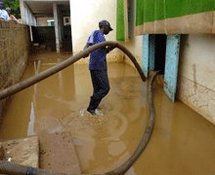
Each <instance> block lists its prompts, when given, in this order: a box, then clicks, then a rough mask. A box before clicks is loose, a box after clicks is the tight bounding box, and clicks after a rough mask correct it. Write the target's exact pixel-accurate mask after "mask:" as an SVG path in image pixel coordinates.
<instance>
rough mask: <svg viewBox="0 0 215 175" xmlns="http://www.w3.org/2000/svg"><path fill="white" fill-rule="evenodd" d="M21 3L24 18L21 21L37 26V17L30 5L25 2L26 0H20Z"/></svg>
mask: <svg viewBox="0 0 215 175" xmlns="http://www.w3.org/2000/svg"><path fill="white" fill-rule="evenodd" d="M19 5H20V12H21V19H22V20H21V22H22V23H23V24H26V25H30V26H36V19H35V17H34V15H33V14H32V12H31V11H30V10H29V8H28V6H27V5H26V4H25V3H24V0H19Z"/></svg>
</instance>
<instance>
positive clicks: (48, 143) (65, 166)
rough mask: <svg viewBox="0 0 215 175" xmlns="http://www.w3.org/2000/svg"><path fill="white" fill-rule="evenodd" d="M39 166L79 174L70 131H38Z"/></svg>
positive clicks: (59, 171) (79, 170)
mask: <svg viewBox="0 0 215 175" xmlns="http://www.w3.org/2000/svg"><path fill="white" fill-rule="evenodd" d="M39 140H40V141H39V142H40V143H39V144H40V168H43V169H47V170H52V171H54V172H56V173H67V174H71V173H74V174H77V175H78V174H81V169H80V164H79V160H78V157H77V154H76V151H75V147H74V144H73V140H72V137H71V135H70V133H67V132H63V133H54V134H49V133H40V135H39Z"/></svg>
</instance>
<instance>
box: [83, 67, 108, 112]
mask: <svg viewBox="0 0 215 175" xmlns="http://www.w3.org/2000/svg"><path fill="white" fill-rule="evenodd" d="M90 74H91V79H92V84H93V95H92V96H91V99H90V104H89V107H88V108H87V110H88V111H95V109H96V108H97V107H98V105H99V104H100V102H101V100H102V98H104V97H105V96H106V95H107V94H108V92H109V90H110V85H109V80H108V74H107V70H90Z"/></svg>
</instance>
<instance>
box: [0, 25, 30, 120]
mask: <svg viewBox="0 0 215 175" xmlns="http://www.w3.org/2000/svg"><path fill="white" fill-rule="evenodd" d="M29 44H30V42H29V32H28V28H27V27H26V26H24V25H21V24H14V23H13V22H12V21H11V22H3V21H0V89H4V88H6V87H8V86H10V85H12V84H14V83H16V82H17V81H19V79H20V78H21V76H22V74H23V71H24V70H25V67H26V64H27V59H28V54H29ZM5 103H6V99H4V100H0V118H1V116H2V113H3V107H4V104H5Z"/></svg>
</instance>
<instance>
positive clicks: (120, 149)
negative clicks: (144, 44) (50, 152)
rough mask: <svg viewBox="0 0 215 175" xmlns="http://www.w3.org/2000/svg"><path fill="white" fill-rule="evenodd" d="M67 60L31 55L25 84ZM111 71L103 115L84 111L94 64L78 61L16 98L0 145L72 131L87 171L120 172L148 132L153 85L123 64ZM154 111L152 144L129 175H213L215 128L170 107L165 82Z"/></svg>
mask: <svg viewBox="0 0 215 175" xmlns="http://www.w3.org/2000/svg"><path fill="white" fill-rule="evenodd" d="M69 56H70V55H69V54H62V55H60V54H56V53H40V54H37V55H32V57H31V61H30V63H29V66H28V67H27V69H26V71H25V74H24V77H23V79H26V78H28V77H30V76H33V75H35V74H38V73H39V72H41V71H44V70H46V69H47V68H50V67H51V66H54V65H56V64H57V63H59V62H61V61H63V60H65V59H66V58H68V57H69ZM108 73H109V79H110V85H111V90H110V92H109V94H108V95H107V96H106V97H105V98H104V99H103V101H102V103H101V105H100V109H101V110H102V111H103V113H104V115H103V116H96V117H92V116H90V115H87V114H85V113H84V114H83V113H82V111H83V110H85V109H86V108H87V106H88V102H89V99H90V96H91V94H92V85H91V79H90V74H89V71H88V65H87V64H80V63H75V64H74V65H71V66H69V67H68V68H66V69H64V70H63V71H61V72H59V73H57V74H55V75H53V76H51V77H49V78H48V79H46V80H43V81H41V82H39V83H37V84H35V85H34V86H32V87H30V88H28V89H25V90H23V91H21V92H19V93H17V94H15V95H14V96H13V98H12V100H11V103H10V104H9V105H8V107H7V111H6V113H5V116H4V119H3V121H2V126H1V128H0V139H1V140H6V139H14V138H22V137H27V136H33V135H38V137H39V138H40V137H41V136H42V135H43V134H44V133H60V132H68V133H70V135H71V137H72V138H73V142H74V145H75V149H76V152H77V155H78V158H79V161H80V165H81V170H82V172H83V173H101V172H105V171H108V170H111V169H113V168H115V167H117V166H119V165H120V164H121V163H122V162H123V161H124V160H125V159H127V158H128V157H129V156H130V155H131V154H132V153H133V151H134V150H135V148H136V146H137V144H138V143H139V141H140V139H141V136H142V134H143V132H144V130H145V125H146V122H147V114H148V104H147V83H145V82H142V81H141V78H140V77H139V75H138V73H137V71H136V70H135V69H134V68H133V67H132V66H129V65H127V64H125V63H110V64H109V66H108ZM155 109H156V124H155V128H154V132H153V135H152V138H151V140H150V143H149V144H148V146H147V148H146V150H145V151H144V153H143V154H142V156H141V157H140V159H139V160H138V161H137V162H136V163H135V165H134V166H133V167H132V168H131V169H130V173H131V174H133V175H142V174H148V175H161V174H165V175H173V174H174V175H181V174H183V175H191V174H195V175H203V174H204V175H214V174H215V166H214V162H215V126H214V125H212V124H211V123H209V122H208V121H207V120H205V119H204V118H203V117H202V116H200V115H199V114H197V113H196V112H194V111H193V110H192V109H190V108H189V107H187V106H186V105H184V104H183V103H181V102H180V101H176V103H172V102H171V101H170V100H169V99H168V98H167V97H166V96H165V94H164V92H163V90H162V87H161V85H160V84H159V83H157V84H156V85H155ZM59 159H60V157H59Z"/></svg>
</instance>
